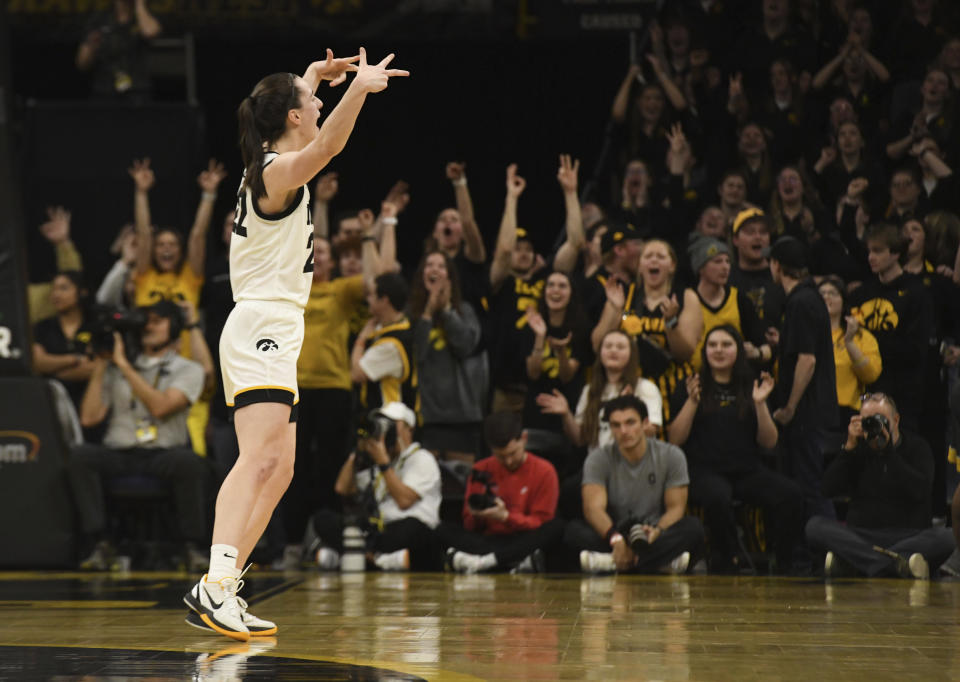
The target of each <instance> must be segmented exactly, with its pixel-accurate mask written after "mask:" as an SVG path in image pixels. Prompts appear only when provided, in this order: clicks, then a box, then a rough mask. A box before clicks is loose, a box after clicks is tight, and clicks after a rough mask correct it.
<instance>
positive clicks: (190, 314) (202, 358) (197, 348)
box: [177, 301, 216, 390]
mask: <svg viewBox="0 0 960 682" xmlns="http://www.w3.org/2000/svg"><path fill="white" fill-rule="evenodd" d="M177 305H179V306H180V310H182V311H183V320H184V322H185V323H186V328H187V329H188V330H189V331H190V357H191V358H192V359H193V360H194V362H198V363H200V366H201V367H203V388H204V390H209V389H212V388H213V387H214V386H215V385H216V375H215V369H214V366H213V355H212V354H211V353H210V347H209V346H208V345H207V340H206V338H204V336H203V329H201V328H200V318H199V317H198V316H197V307H196V306H195V305H193V303H191V302H190V301H179V302H178V303H177Z"/></svg>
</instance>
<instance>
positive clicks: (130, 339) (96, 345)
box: [90, 306, 147, 362]
mask: <svg viewBox="0 0 960 682" xmlns="http://www.w3.org/2000/svg"><path fill="white" fill-rule="evenodd" d="M146 326H147V314H146V313H145V312H144V311H143V310H142V309H140V308H134V309H132V310H123V309H121V308H114V307H112V306H94V308H93V310H92V311H91V314H90V332H91V334H90V345H91V347H92V348H93V352H94V353H96V354H98V355H101V354H107V353H113V333H114V332H119V334H120V336H121V337H123V346H124V349H125V351H126V356H127V358H128V359H129V360H130V361H131V362H133V360H134V359H135V358H136V357H137V356H138V355H139V354H140V335H141V334H142V333H143V329H144V327H146Z"/></svg>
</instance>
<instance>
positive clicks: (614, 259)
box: [583, 220, 643, 329]
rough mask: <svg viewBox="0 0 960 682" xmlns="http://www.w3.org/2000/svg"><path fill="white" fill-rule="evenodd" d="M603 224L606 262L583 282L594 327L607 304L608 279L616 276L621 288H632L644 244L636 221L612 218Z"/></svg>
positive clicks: (602, 236)
mask: <svg viewBox="0 0 960 682" xmlns="http://www.w3.org/2000/svg"><path fill="white" fill-rule="evenodd" d="M601 225H602V226H603V230H604V231H603V234H602V235H601V236H600V252H601V253H602V254H603V264H602V265H601V266H600V267H599V268H597V271H596V272H595V273H593V275H592V276H591V277H590V278H588V279H587V280H585V282H584V285H583V288H584V294H583V300H584V306H585V308H586V315H587V319H588V321H589V323H590V328H591V329H592V328H593V327H595V326H596V325H597V323H598V322H599V321H600V316H601V315H602V314H603V307H604V306H605V305H606V303H607V293H606V287H607V280H608V279H610V278H611V277H614V278H616V279H617V281H619V283H620V285H621V288H623V289H626V288H628V287H629V285H630V283H631V282H633V281H635V280H636V279H637V269H638V268H639V266H640V249H641V248H642V247H643V241H642V238H641V237H640V234H639V233H638V232H637V230H636V228H634V226H633V225H632V224H630V223H626V224H621V223H618V222H615V221H610V220H608V221H604V222H602V223H601Z"/></svg>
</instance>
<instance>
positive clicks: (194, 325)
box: [183, 322, 200, 329]
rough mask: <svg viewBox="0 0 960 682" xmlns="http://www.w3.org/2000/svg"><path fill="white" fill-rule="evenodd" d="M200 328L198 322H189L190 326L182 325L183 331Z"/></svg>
mask: <svg viewBox="0 0 960 682" xmlns="http://www.w3.org/2000/svg"><path fill="white" fill-rule="evenodd" d="M199 326H200V323H199V322H191V323H190V324H185V325H183V328H184V329H197V328H198V327H199Z"/></svg>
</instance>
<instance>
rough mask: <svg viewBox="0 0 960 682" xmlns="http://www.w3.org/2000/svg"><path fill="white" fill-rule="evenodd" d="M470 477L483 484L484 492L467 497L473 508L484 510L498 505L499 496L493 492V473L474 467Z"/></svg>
mask: <svg viewBox="0 0 960 682" xmlns="http://www.w3.org/2000/svg"><path fill="white" fill-rule="evenodd" d="M470 478H472V479H473V480H474V481H476V482H477V483H480V484H482V485H483V492H482V493H473V494H472V495H470V497H468V498H467V504H468V505H470V508H471V509H476V510H478V511H482V510H484V509H490V507H496V506H497V496H496V495H494V494H493V485H494V484H493V474H491V473H490V472H489V471H481V470H480V469H473V470H471V471H470Z"/></svg>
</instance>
